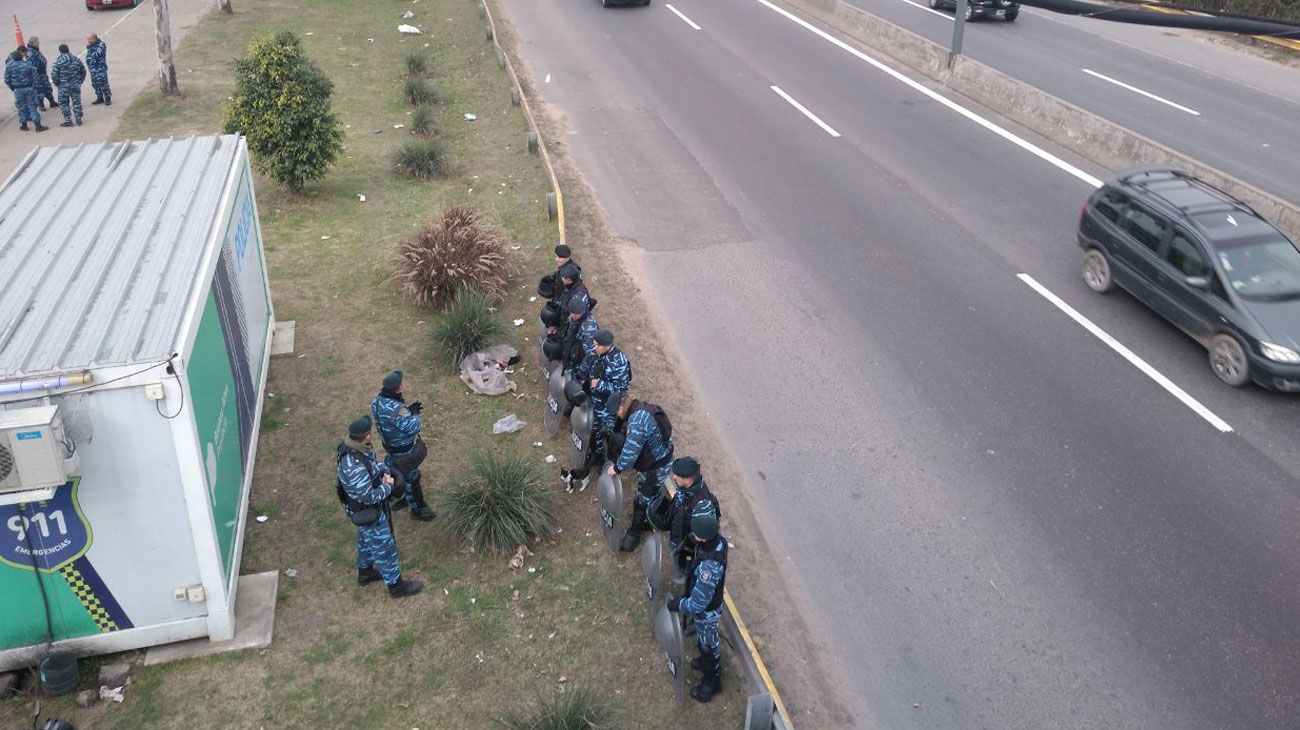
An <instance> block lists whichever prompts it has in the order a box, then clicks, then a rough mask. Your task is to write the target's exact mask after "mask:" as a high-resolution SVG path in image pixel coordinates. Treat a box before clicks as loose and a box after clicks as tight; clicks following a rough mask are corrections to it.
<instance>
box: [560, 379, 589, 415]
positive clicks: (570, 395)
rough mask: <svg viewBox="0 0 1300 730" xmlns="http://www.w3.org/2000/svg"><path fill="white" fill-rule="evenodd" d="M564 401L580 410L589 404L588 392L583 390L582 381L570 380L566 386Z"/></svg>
mask: <svg viewBox="0 0 1300 730" xmlns="http://www.w3.org/2000/svg"><path fill="white" fill-rule="evenodd" d="M564 399H565V400H567V401H569V404H570V405H572V406H573V407H574V408H578V407H579V406H581V405H582V404H583V403H586V402H587V391H585V390H583V388H582V383H581V382H580V381H577V380H570V381H569V382H567V383H565V384H564Z"/></svg>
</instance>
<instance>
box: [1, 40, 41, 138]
mask: <svg viewBox="0 0 1300 730" xmlns="http://www.w3.org/2000/svg"><path fill="white" fill-rule="evenodd" d="M5 86H8V87H9V90H10V91H12V92H14V106H15V107H17V109H18V128H19V129H21V130H23V131H24V132H26V131H28V130H29V129H31V127H28V126H27V123H28V122H34V123H35V124H36V131H37V132H44V131H45V130H46V129H49V127H46V126H45V125H43V124H41V113H40V112H39V111H37V110H36V99H37V97H36V69H35V68H33V67H32V65H31V64H30V63H28V62H27V47H26V46H18V48H17V49H16V50H15V51H14V52H13V53H11V54H9V57H8V58H7V59H5Z"/></svg>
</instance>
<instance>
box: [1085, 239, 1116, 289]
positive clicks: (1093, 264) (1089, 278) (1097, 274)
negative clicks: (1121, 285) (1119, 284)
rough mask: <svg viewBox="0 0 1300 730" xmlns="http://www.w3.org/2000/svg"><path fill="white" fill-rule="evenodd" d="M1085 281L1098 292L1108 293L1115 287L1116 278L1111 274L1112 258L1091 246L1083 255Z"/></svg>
mask: <svg viewBox="0 0 1300 730" xmlns="http://www.w3.org/2000/svg"><path fill="white" fill-rule="evenodd" d="M1083 283H1085V284H1087V285H1088V288H1089V289H1091V290H1093V291H1095V292H1097V293H1098V294H1106V293H1108V292H1110V291H1111V290H1112V289H1114V288H1115V279H1114V278H1112V277H1111V275H1110V260H1109V259H1107V258H1106V254H1104V253H1102V252H1101V251H1098V250H1097V249H1095V248H1090V249H1088V251H1087V253H1085V254H1084V255H1083Z"/></svg>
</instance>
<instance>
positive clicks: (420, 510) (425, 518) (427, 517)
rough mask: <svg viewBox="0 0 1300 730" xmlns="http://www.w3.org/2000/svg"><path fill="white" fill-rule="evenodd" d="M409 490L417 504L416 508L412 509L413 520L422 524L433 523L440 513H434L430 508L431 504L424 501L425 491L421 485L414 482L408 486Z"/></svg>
mask: <svg viewBox="0 0 1300 730" xmlns="http://www.w3.org/2000/svg"><path fill="white" fill-rule="evenodd" d="M407 489H408V490H410V494H411V497H412V499H413V500H414V502H415V506H414V507H412V508H411V519H413V520H418V521H420V522H433V520H434V518H435V517H437V516H438V513H437V512H434V511H433V509H432V508H431V507H429V503H428V502H425V501H424V490H423V489H421V488H420V483H419V482H413V483H411V484H409V485H407Z"/></svg>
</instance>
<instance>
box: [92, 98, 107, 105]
mask: <svg viewBox="0 0 1300 730" xmlns="http://www.w3.org/2000/svg"><path fill="white" fill-rule="evenodd" d="M103 103H104V97H102V96H96V97H95V100H94V101H92V102H90V105H91V106H94V105H95V104H103Z"/></svg>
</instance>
